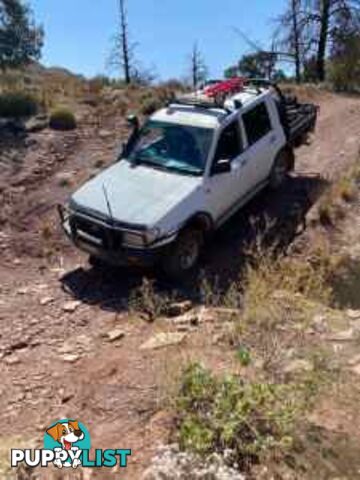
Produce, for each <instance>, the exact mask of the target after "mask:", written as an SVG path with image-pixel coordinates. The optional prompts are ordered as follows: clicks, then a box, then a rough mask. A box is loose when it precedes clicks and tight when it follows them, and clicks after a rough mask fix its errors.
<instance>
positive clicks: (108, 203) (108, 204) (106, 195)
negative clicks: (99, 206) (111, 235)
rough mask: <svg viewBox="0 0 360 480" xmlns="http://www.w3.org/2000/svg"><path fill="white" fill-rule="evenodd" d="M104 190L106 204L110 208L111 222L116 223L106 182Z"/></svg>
mask: <svg viewBox="0 0 360 480" xmlns="http://www.w3.org/2000/svg"><path fill="white" fill-rule="evenodd" d="M103 192H104V197H105V200H106V205H107V208H108V211H109V216H110V220H111V223H112V224H114V217H113V214H112V210H111V205H110V201H109V196H108V193H107V190H106V187H105V183H103Z"/></svg>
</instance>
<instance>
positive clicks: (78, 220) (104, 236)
mask: <svg viewBox="0 0 360 480" xmlns="http://www.w3.org/2000/svg"><path fill="white" fill-rule="evenodd" d="M70 225H71V229H72V231H73V233H74V235H75V236H80V237H81V238H82V240H84V241H87V242H88V243H94V244H96V245H99V244H100V246H102V247H103V248H105V249H107V250H110V249H111V250H116V249H118V248H120V247H121V243H122V233H121V232H118V231H116V230H114V229H112V228H111V227H110V226H109V227H107V226H105V225H100V224H98V223H95V222H93V221H91V220H88V219H86V218H83V217H79V216H73V217H72V219H71V221H70ZM81 233H84V234H85V236H81ZM92 238H93V239H94V241H92Z"/></svg>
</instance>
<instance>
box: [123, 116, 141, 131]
mask: <svg viewBox="0 0 360 480" xmlns="http://www.w3.org/2000/svg"><path fill="white" fill-rule="evenodd" d="M126 122H127V124H128V127H129V128H132V129H133V130H134V131H137V130H139V127H140V122H139V119H138V117H137V116H136V115H129V116H128V117H127V118H126Z"/></svg>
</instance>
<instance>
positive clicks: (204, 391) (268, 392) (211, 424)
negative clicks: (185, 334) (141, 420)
mask: <svg viewBox="0 0 360 480" xmlns="http://www.w3.org/2000/svg"><path fill="white" fill-rule="evenodd" d="M177 407H178V413H179V441H180V446H181V448H182V449H183V450H190V451H193V452H196V453H198V454H201V455H208V454H211V453H213V452H217V453H220V454H224V453H225V452H226V453H227V455H229V453H230V455H231V457H232V458H231V460H232V462H237V463H238V464H239V466H240V468H244V467H246V466H248V465H249V463H253V462H256V461H257V460H258V459H259V458H260V456H263V455H265V454H266V453H268V452H270V450H272V449H274V448H277V449H280V451H281V450H282V449H285V448H287V447H288V446H291V445H292V428H293V425H294V421H295V419H296V414H297V413H298V412H299V410H300V409H301V408H302V404H301V398H300V397H298V395H297V392H296V390H295V389H293V388H292V387H291V386H286V385H273V384H268V383H249V382H245V381H242V380H241V379H240V378H238V377H236V376H233V375H231V376H226V377H221V378H216V377H215V376H214V375H213V374H212V373H211V372H209V371H208V370H206V369H204V368H203V367H201V366H200V365H198V364H194V365H190V367H189V368H188V369H187V370H186V371H185V373H184V376H183V380H182V384H181V388H180V393H179V397H178V402H177Z"/></svg>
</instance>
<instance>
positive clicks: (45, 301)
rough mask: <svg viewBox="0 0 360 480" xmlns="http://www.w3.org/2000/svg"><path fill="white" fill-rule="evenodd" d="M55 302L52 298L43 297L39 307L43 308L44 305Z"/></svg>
mask: <svg viewBox="0 0 360 480" xmlns="http://www.w3.org/2000/svg"><path fill="white" fill-rule="evenodd" d="M54 301H55V298H54V297H44V298H42V299H41V300H40V305H42V306H43V307H45V306H46V305H49V304H50V303H53V302H54Z"/></svg>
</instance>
